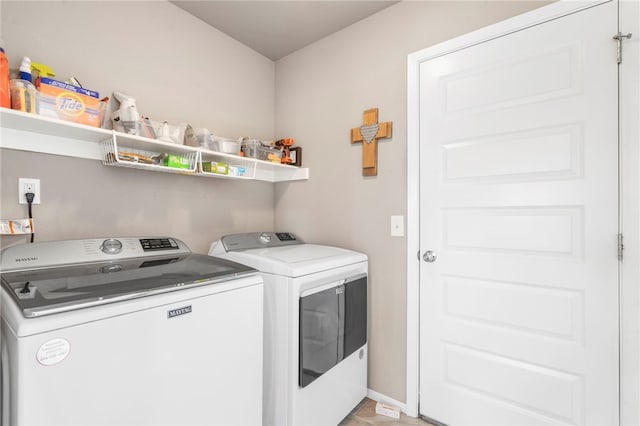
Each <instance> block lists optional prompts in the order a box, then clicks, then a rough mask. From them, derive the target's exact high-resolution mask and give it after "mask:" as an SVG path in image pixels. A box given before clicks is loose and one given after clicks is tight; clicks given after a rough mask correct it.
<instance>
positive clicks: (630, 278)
mask: <svg viewBox="0 0 640 426" xmlns="http://www.w3.org/2000/svg"><path fill="white" fill-rule="evenodd" d="M607 1H616V0H594V1H581V2H575V1H571V0H560V1H558V2H556V3H552V4H550V5H547V6H543V7H541V8H539V9H535V10H533V11H530V12H527V13H524V14H522V15H518V16H515V17H513V18H509V19H507V20H505V21H502V22H498V23H496V24H493V25H491V26H488V27H485V28H482V29H480V30H477V31H474V32H471V33H468V34H465V35H462V36H460V37H456V38H454V39H451V40H448V41H446V42H443V43H440V44H437V45H434V46H432V47H428V48H426V49H423V50H420V51H417V52H414V53H412V54H410V55H409V56H408V59H407V72H408V78H407V240H406V244H407V358H406V363H407V370H406V372H407V376H406V385H407V387H406V413H407V414H408V415H409V416H413V417H417V416H418V415H419V411H418V409H419V407H418V403H419V371H420V363H419V360H420V330H419V324H420V316H419V313H420V297H419V296H420V289H419V284H420V232H419V231H420V155H419V154H420V146H419V136H420V135H419V133H420V128H419V118H420V117H419V102H420V99H419V70H420V64H421V63H422V62H425V61H428V60H430V59H433V58H436V57H439V56H443V55H446V54H448V53H452V52H455V51H458V50H461V49H464V48H467V47H471V46H473V45H476V44H479V43H483V42H486V41H489V40H492V39H495V38H498V37H501V36H504V35H507V34H510V33H513V32H517V31H520V30H523V29H525V28H528V27H531V26H534V25H538V24H541V23H543V22H546V21H549V20H553V19H557V18H560V17H563V16H566V15H568V14H571V13H574V12H578V11H580V10H584V9H588V8H590V7H593V6H596V5H599V4H602V3H606V2H607ZM619 8H620V11H621V12H620V14H619V22H620V23H621V26H622V27H624V28H621V29H620V30H621V31H622V32H623V33H627V32H631V33H633V36H632V38H631V39H630V40H629V41H628V42H627V41H625V42H623V43H624V44H623V49H624V50H623V64H622V65H621V66H620V67H619V74H620V77H619V78H620V80H621V81H624V82H625V91H624V92H622V93H621V94H620V105H619V110H620V116H619V119H620V127H619V128H620V130H619V146H620V148H619V152H620V154H619V155H620V161H619V173H620V178H619V182H620V183H619V188H620V189H619V194H620V195H619V204H620V212H619V214H620V220H619V224H620V225H619V226H620V232H621V233H622V234H623V236H624V246H625V249H624V260H623V262H621V263H620V282H619V294H620V304H619V306H620V314H619V322H620V424H630V425H637V424H640V350H639V345H640V317H639V313H640V309H639V305H640V291H638V283H639V278H640V248H639V246H640V173H639V171H638V169H639V168H640V148H639V147H638V144H639V141H640V123H639V122H638V121H639V120H637V117H638V116H640V106H639V101H638V99H639V98H640V79H638V77H637V75H638V73H639V70H640V67H639V63H640V59H639V58H640V24H639V22H640V6H639V5H638V2H637V1H632V0H619ZM611 36H612V37H613V34H612V35H611ZM611 49H612V55H613V56H612V60H615V41H614V40H613V39H612V44H611ZM612 238H615V236H612ZM414 256H415V257H414ZM623 372H624V373H623Z"/></svg>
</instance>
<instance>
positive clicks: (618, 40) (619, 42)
mask: <svg viewBox="0 0 640 426" xmlns="http://www.w3.org/2000/svg"><path fill="white" fill-rule="evenodd" d="M625 38H626V39H627V40H628V39H630V38H631V33H627V34H622V33H621V32H620V31H618V34H616V35H614V36H613V39H614V40H615V41H616V43H617V45H618V47H617V52H618V54H617V58H618V64H621V63H622V39H625Z"/></svg>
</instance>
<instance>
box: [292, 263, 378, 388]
mask: <svg viewBox="0 0 640 426" xmlns="http://www.w3.org/2000/svg"><path fill="white" fill-rule="evenodd" d="M299 316H300V329H299V334H300V335H299V337H300V339H299V342H300V343H299V348H298V350H299V358H298V359H299V375H298V385H299V386H300V387H302V388H304V387H305V386H307V385H308V384H310V383H311V382H313V381H314V380H316V379H317V378H318V377H320V376H321V375H322V374H324V373H326V372H327V371H329V370H330V369H331V368H332V367H333V366H335V365H336V364H338V363H339V362H340V361H342V360H343V359H345V358H346V357H348V356H349V355H351V354H352V353H353V352H355V351H356V350H358V349H359V348H361V347H362V346H363V345H364V344H365V343H366V342H367V277H366V276H360V277H353V278H351V279H348V280H346V282H344V283H343V281H341V282H340V283H336V285H335V286H332V287H330V288H324V289H321V290H320V291H316V292H314V293H307V294H303V295H302V297H300V301H299Z"/></svg>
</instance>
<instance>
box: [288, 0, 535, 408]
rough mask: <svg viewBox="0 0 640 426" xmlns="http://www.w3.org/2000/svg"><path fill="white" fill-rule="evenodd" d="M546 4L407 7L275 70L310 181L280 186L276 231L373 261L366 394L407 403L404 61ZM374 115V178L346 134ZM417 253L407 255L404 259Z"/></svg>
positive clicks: (290, 133) (376, 18)
mask: <svg viewBox="0 0 640 426" xmlns="http://www.w3.org/2000/svg"><path fill="white" fill-rule="evenodd" d="M542 5H543V3H542V2H523V1H514V2H509V1H498V2H487V1H470V2H457V1H446V2H435V1H428V2H427V1H424V2H421V1H405V2H401V3H399V4H397V5H394V6H392V7H390V8H388V9H385V10H383V11H382V12H379V13H378V14H376V15H373V16H371V17H370V18H368V19H365V20H363V21H361V22H359V23H356V24H355V25H352V26H350V27H348V28H346V29H345V30H343V31H340V32H338V33H336V34H333V35H331V36H329V37H327V38H325V39H323V40H321V41H319V42H317V43H315V44H313V45H311V46H309V47H307V48H305V49H303V50H300V51H298V52H296V53H294V54H292V55H289V56H287V57H286V58H283V59H281V60H279V61H277V62H276V134H277V135H279V136H281V137H285V136H289V137H294V138H295V139H296V141H297V142H298V143H299V144H300V145H301V146H302V147H303V154H304V155H303V162H304V165H305V166H306V167H309V168H310V170H311V179H310V180H309V181H308V182H294V183H283V184H278V185H277V187H276V193H275V197H276V201H275V203H276V204H275V212H276V227H277V228H278V229H287V230H290V231H293V232H297V233H298V234H300V235H301V236H303V237H304V238H305V239H306V240H308V241H314V242H319V243H326V244H334V245H339V246H344V247H349V248H353V249H356V250H361V251H363V252H365V253H367V254H368V255H369V261H370V266H369V272H370V287H369V327H370V328H369V330H370V331H369V351H370V352H369V388H370V389H372V390H374V391H377V392H380V393H382V394H384V395H386V396H388V397H391V398H394V399H396V400H398V401H401V402H404V401H405V386H406V385H405V383H406V380H405V375H406V373H405V357H406V324H405V323H406V299H405V298H406V282H405V281H406V273H405V268H406V260H407V253H405V251H406V250H405V239H404V238H398V237H391V236H390V216H391V215H405V217H406V187H407V183H406V115H407V111H406V108H407V107H406V104H407V94H406V85H407V81H406V79H407V69H406V62H407V54H409V53H411V52H414V51H416V50H420V49H422V48H425V47H428V46H431V45H434V44H437V43H439V42H442V41H445V40H448V39H451V38H453V37H455V36H457V35H461V34H464V33H467V32H469V31H472V30H474V29H477V28H480V27H483V26H486V25H489V24H492V23H495V22H497V21H500V20H503V19H505V18H508V17H510V16H513V15H517V14H520V13H523V12H525V11H528V10H530V9H533V8H536V7H539V6H542ZM372 107H378V108H380V116H379V119H380V121H392V122H393V138H392V139H389V140H382V141H380V142H379V145H378V146H379V152H378V176H377V177H363V176H362V171H361V170H362V169H361V156H362V146H361V145H350V143H349V136H350V133H349V131H350V129H351V128H352V127H358V126H359V125H360V124H361V123H362V112H363V110H365V109H368V108H372ZM414 255H415V254H413V253H411V254H410V256H414Z"/></svg>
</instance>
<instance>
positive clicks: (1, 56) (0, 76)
mask: <svg viewBox="0 0 640 426" xmlns="http://www.w3.org/2000/svg"><path fill="white" fill-rule="evenodd" d="M3 46H4V43H3V42H2V40H0V107H3V108H11V98H10V95H9V90H10V89H9V87H10V86H9V61H8V60H7V55H6V54H5V53H4V48H3Z"/></svg>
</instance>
